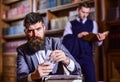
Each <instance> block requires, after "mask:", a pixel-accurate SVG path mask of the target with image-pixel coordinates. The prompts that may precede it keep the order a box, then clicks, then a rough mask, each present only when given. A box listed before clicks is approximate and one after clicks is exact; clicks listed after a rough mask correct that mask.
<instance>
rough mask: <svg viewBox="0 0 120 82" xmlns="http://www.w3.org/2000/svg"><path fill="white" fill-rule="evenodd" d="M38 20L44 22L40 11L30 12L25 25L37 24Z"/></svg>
mask: <svg viewBox="0 0 120 82" xmlns="http://www.w3.org/2000/svg"><path fill="white" fill-rule="evenodd" d="M37 22H42V23H43V19H42V17H41V15H40V13H35V12H30V13H29V14H27V15H26V16H25V18H24V26H25V27H26V26H27V25H32V24H35V23H37Z"/></svg>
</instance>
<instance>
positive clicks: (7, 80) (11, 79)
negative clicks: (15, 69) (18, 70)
mask: <svg viewBox="0 0 120 82" xmlns="http://www.w3.org/2000/svg"><path fill="white" fill-rule="evenodd" d="M3 82H16V77H13V76H7V77H6V76H4V77H3Z"/></svg>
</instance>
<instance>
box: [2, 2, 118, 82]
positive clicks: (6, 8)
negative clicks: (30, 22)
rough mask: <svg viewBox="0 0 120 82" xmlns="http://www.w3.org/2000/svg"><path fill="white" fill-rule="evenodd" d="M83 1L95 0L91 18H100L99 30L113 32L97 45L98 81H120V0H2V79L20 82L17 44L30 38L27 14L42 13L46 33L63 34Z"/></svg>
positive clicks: (95, 54)
mask: <svg viewBox="0 0 120 82" xmlns="http://www.w3.org/2000/svg"><path fill="white" fill-rule="evenodd" d="M83 2H88V3H89V4H91V6H92V7H91V10H90V15H89V18H90V19H91V20H95V21H96V22H97V25H98V31H99V32H100V33H103V32H107V33H108V32H109V34H108V36H107V37H106V39H105V40H104V41H103V44H102V45H101V46H97V47H96V46H95V48H93V60H94V64H95V75H96V82H120V42H119V41H120V0H0V82H16V66H17V65H16V57H17V52H16V48H17V47H18V46H20V45H22V44H24V43H25V42H26V36H25V33H24V29H25V27H24V24H23V20H24V17H25V15H26V14H28V13H30V12H38V13H40V14H41V16H42V18H43V21H44V23H45V26H46V31H45V35H46V36H48V37H49V36H50V37H59V38H62V36H63V32H64V30H65V26H66V23H67V22H68V21H72V20H74V19H75V18H76V16H77V14H78V13H77V12H76V11H77V7H78V5H79V4H80V3H83ZM85 39H86V38H85ZM92 39H93V38H92ZM83 77H84V76H83ZM50 82H51V81H50ZM53 82H55V81H53ZM58 82H59V81H58ZM60 82H62V81H60ZM66 82H72V81H66ZM76 82H77V81H76Z"/></svg>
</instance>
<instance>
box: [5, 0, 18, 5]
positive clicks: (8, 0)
mask: <svg viewBox="0 0 120 82" xmlns="http://www.w3.org/2000/svg"><path fill="white" fill-rule="evenodd" d="M18 1H20V0H3V3H4V4H6V5H9V4H12V3H15V2H18Z"/></svg>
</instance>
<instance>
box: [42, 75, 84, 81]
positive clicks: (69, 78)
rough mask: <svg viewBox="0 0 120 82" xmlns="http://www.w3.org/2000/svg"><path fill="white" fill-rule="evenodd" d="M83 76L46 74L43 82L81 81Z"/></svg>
mask: <svg viewBox="0 0 120 82" xmlns="http://www.w3.org/2000/svg"><path fill="white" fill-rule="evenodd" d="M82 81H83V78H82V77H81V76H78V75H48V76H45V77H44V78H43V82H82Z"/></svg>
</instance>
